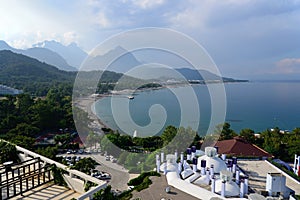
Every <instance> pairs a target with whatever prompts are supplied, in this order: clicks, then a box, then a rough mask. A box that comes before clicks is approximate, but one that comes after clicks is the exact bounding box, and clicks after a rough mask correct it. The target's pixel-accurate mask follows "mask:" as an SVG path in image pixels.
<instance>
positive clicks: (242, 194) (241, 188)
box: [240, 180, 245, 198]
mask: <svg viewBox="0 0 300 200" xmlns="http://www.w3.org/2000/svg"><path fill="white" fill-rule="evenodd" d="M244 196H245V184H244V180H241V187H240V198H243V197H244Z"/></svg>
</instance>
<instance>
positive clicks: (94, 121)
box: [74, 94, 109, 134]
mask: <svg viewBox="0 0 300 200" xmlns="http://www.w3.org/2000/svg"><path fill="white" fill-rule="evenodd" d="M107 96H109V95H108V94H101V95H97V96H87V97H81V98H78V99H77V100H76V101H75V102H74V106H75V107H77V108H79V109H81V110H83V111H84V112H86V113H87V114H88V118H89V119H90V120H91V123H90V124H89V125H88V126H89V128H92V129H94V130H97V129H98V131H97V133H98V134H102V133H103V132H102V131H101V129H102V128H109V127H108V126H107V125H106V124H105V123H104V122H103V121H101V119H100V118H99V117H97V115H96V114H95V113H94V112H93V111H92V106H93V104H94V103H95V102H96V101H98V100H99V99H101V98H104V97H107Z"/></svg>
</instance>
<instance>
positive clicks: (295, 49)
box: [0, 0, 300, 79]
mask: <svg viewBox="0 0 300 200" xmlns="http://www.w3.org/2000/svg"><path fill="white" fill-rule="evenodd" d="M0 17H1V20H0V32H1V33H2V35H1V38H0V39H3V40H5V41H7V42H8V43H9V44H10V45H12V46H14V47H17V48H25V47H30V46H31V45H32V44H36V43H38V42H42V41H45V40H56V41H58V42H61V43H62V44H64V45H69V44H71V43H72V42H76V43H77V44H78V46H79V47H81V48H83V49H84V50H85V51H90V50H91V49H92V48H94V47H95V46H96V45H98V44H99V43H100V42H103V41H104V40H105V39H107V38H108V37H110V36H112V35H113V34H116V33H120V32H122V31H126V30H129V29H133V28H141V27H145V26H151V27H153V26H154V27H166V28H173V29H175V30H177V31H180V32H183V33H185V34H187V35H189V36H191V37H192V38H194V39H195V40H196V41H198V42H199V43H200V44H201V45H202V46H203V47H204V48H205V49H206V50H207V51H208V53H209V54H210V55H211V56H212V58H213V59H214V60H215V62H216V64H217V65H218V67H219V68H220V71H221V72H222V73H223V74H224V75H225V76H233V77H238V78H260V77H265V76H274V77H275V74H274V72H276V77H278V76H280V77H281V75H284V76H286V78H287V79H288V78H289V76H288V74H286V73H281V71H278V70H277V67H278V66H277V64H276V63H277V62H278V61H280V60H282V59H287V58H296V59H297V58H299V55H300V49H299V46H300V37H299V35H300V26H299V19H300V1H298V0H287V1H284V0H279V1H268V0H251V1H250V0H246V1H240V0H230V1H217V0H202V1H198V0H187V1H179V0H117V1H110V0H102V1H97V0H75V1H59V0H54V1H37V0H33V1H27V0H25V1H16V0H12V1H2V2H1V7H0ZM178 45H180V44H178ZM276 70H277V71H276ZM276 77H275V78H276Z"/></svg>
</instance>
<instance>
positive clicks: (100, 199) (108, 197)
mask: <svg viewBox="0 0 300 200" xmlns="http://www.w3.org/2000/svg"><path fill="white" fill-rule="evenodd" d="M93 199H95V200H116V199H117V198H116V197H115V196H114V194H113V193H112V192H111V186H110V185H108V186H107V187H106V188H105V189H102V190H100V191H98V192H96V193H95V194H94V196H93Z"/></svg>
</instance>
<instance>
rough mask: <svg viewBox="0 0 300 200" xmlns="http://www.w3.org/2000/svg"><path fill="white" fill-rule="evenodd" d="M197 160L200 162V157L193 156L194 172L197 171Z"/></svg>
mask: <svg viewBox="0 0 300 200" xmlns="http://www.w3.org/2000/svg"><path fill="white" fill-rule="evenodd" d="M197 162H198V159H197V158H196V157H195V158H193V171H194V172H196V171H197Z"/></svg>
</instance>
